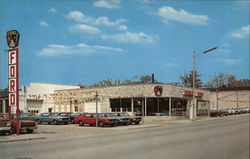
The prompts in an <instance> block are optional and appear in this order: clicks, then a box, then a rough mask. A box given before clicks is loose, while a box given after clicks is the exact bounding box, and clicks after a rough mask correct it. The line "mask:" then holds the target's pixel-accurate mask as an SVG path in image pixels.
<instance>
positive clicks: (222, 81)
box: [205, 73, 235, 88]
mask: <svg viewBox="0 0 250 159" xmlns="http://www.w3.org/2000/svg"><path fill="white" fill-rule="evenodd" d="M229 79H231V80H234V79H235V76H233V75H226V74H224V73H215V74H214V75H212V77H210V80H209V82H208V83H207V84H206V85H205V87H206V88H221V87H227V85H228V81H229Z"/></svg>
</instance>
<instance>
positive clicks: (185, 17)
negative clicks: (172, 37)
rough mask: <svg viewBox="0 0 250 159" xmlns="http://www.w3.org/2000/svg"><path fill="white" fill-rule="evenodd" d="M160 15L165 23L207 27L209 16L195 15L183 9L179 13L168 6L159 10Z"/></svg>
mask: <svg viewBox="0 0 250 159" xmlns="http://www.w3.org/2000/svg"><path fill="white" fill-rule="evenodd" d="M158 15H159V16H160V17H162V18H163V22H164V23H168V21H177V22H181V23H186V24H191V25H206V24H207V22H208V16H206V15H195V14H191V13H188V12H187V11H185V10H182V9H181V10H180V11H177V10H175V9H174V8H172V7H168V6H165V7H162V8H159V9H158Z"/></svg>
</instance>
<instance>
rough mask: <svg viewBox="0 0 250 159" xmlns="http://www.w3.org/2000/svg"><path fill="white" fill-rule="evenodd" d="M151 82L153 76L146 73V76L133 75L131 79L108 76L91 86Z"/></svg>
mask: <svg viewBox="0 0 250 159" xmlns="http://www.w3.org/2000/svg"><path fill="white" fill-rule="evenodd" d="M155 81H156V80H155ZM151 82H152V77H151V76H149V75H144V76H133V77H131V78H130V79H125V80H120V79H118V80H114V79H111V78H108V79H107V80H102V81H99V82H96V83H94V84H92V85H90V87H102V86H104V87H105V86H117V85H126V84H136V83H151Z"/></svg>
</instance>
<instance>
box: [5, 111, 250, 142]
mask: <svg viewBox="0 0 250 159" xmlns="http://www.w3.org/2000/svg"><path fill="white" fill-rule="evenodd" d="M241 116H249V114H244V115H235V116H227V117H218V118H216V117H215V118H201V119H198V120H196V121H190V120H174V121H167V122H144V123H143V124H140V125H129V126H117V127H98V128H97V127H93V126H79V125H78V124H69V125H46V124H42V125H38V129H36V130H34V133H33V134H26V133H21V134H20V135H18V136H17V135H16V134H12V135H4V136H0V143H4V142H16V141H28V140H42V139H56V140H57V139H64V138H74V137H83V136H86V137H88V136H95V135H101V134H110V133H117V132H120V131H130V130H140V129H150V128H157V127H164V126H166V125H172V124H178V125H179V126H181V125H183V124H184V125H185V124H187V123H193V122H203V121H211V120H223V119H224V118H240V117H241Z"/></svg>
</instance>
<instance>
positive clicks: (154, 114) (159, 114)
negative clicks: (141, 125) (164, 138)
mask: <svg viewBox="0 0 250 159" xmlns="http://www.w3.org/2000/svg"><path fill="white" fill-rule="evenodd" d="M148 116H169V114H168V113H149V114H148Z"/></svg>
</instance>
